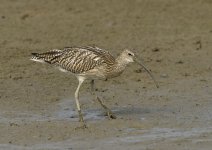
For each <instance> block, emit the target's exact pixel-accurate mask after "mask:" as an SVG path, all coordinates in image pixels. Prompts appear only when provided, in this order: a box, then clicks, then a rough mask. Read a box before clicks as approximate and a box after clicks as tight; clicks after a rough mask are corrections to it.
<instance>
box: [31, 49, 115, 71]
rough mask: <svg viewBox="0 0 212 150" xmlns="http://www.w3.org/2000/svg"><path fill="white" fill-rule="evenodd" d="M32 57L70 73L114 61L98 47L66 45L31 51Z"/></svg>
mask: <svg viewBox="0 0 212 150" xmlns="http://www.w3.org/2000/svg"><path fill="white" fill-rule="evenodd" d="M32 59H34V60H35V59H37V60H42V61H44V62H47V63H50V64H55V65H57V66H59V67H60V68H62V69H64V70H67V71H70V72H72V73H83V72H86V71H89V70H91V69H94V68H95V67H96V66H99V65H102V64H104V63H105V64H107V65H111V64H113V63H115V59H114V58H113V56H112V55H111V54H110V53H109V52H108V51H106V50H102V49H100V48H98V47H92V46H86V47H66V48H64V49H63V50H58V49H54V50H51V51H48V52H46V53H42V54H38V53H33V57H32Z"/></svg>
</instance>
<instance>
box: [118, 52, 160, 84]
mask: <svg viewBox="0 0 212 150" xmlns="http://www.w3.org/2000/svg"><path fill="white" fill-rule="evenodd" d="M121 57H122V59H123V60H124V62H126V64H128V63H130V62H136V63H137V64H139V65H140V66H141V67H142V68H144V70H146V72H147V73H148V74H149V75H150V77H151V78H152V79H153V81H154V82H155V85H156V87H157V88H158V87H159V86H158V83H157V82H156V80H155V78H154V77H153V75H152V74H151V72H150V71H149V69H147V67H146V66H145V65H144V64H143V62H142V61H141V60H140V59H138V58H137V57H136V56H135V54H134V53H133V52H132V51H130V50H128V49H125V50H123V52H122V53H121Z"/></svg>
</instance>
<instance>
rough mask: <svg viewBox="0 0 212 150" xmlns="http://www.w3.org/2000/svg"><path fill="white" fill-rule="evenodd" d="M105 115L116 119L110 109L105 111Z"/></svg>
mask: <svg viewBox="0 0 212 150" xmlns="http://www.w3.org/2000/svg"><path fill="white" fill-rule="evenodd" d="M106 115H107V116H108V118H109V119H116V116H115V115H114V114H113V113H112V111H111V110H108V111H107V112H106Z"/></svg>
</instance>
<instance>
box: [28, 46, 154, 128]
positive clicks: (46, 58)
mask: <svg viewBox="0 0 212 150" xmlns="http://www.w3.org/2000/svg"><path fill="white" fill-rule="evenodd" d="M32 55H33V56H32V58H31V60H33V61H38V62H42V63H49V64H52V65H54V66H56V67H58V68H59V69H60V70H61V71H63V72H70V73H72V74H73V75H75V76H76V77H77V79H78V81H79V84H78V86H77V89H76V91H75V101H76V106H77V110H78V113H79V121H80V122H82V123H83V127H86V124H85V122H84V119H83V115H82V112H81V108H80V103H79V89H80V86H81V85H82V83H83V82H84V81H85V79H90V80H91V91H92V94H93V95H95V97H96V99H97V101H98V102H99V103H100V104H101V106H102V107H103V108H104V109H105V111H106V112H107V115H108V117H109V118H112V119H115V118H116V116H115V115H114V114H113V113H112V111H111V110H110V109H109V108H108V107H107V106H106V105H104V104H103V102H102V101H101V100H100V98H99V97H98V96H97V95H96V94H95V92H94V80H95V79H103V80H106V79H110V78H114V77H117V76H119V75H120V74H121V73H122V72H123V71H124V70H125V68H126V66H127V65H128V64H129V63H131V62H136V63H138V64H139V65H141V66H142V67H143V68H144V69H145V70H146V71H147V72H148V74H149V75H150V77H151V78H152V79H153V80H154V82H155V84H156V86H157V87H158V84H157V82H156V81H155V79H154V77H153V76H152V74H151V73H150V71H149V70H148V69H147V68H146V67H145V66H144V65H143V64H142V63H141V61H139V60H138V59H137V57H136V56H135V54H134V53H133V52H131V51H130V50H128V49H125V50H123V51H122V53H121V54H120V55H119V56H118V57H117V58H114V57H113V56H112V55H111V54H110V53H109V52H108V51H106V50H103V49H100V48H98V47H95V46H86V47H68V48H64V49H63V50H59V49H53V50H50V51H48V52H45V53H32Z"/></svg>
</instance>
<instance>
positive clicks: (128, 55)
mask: <svg viewBox="0 0 212 150" xmlns="http://www.w3.org/2000/svg"><path fill="white" fill-rule="evenodd" d="M121 56H122V59H124V60H125V61H126V62H127V63H130V62H134V59H135V54H134V53H133V52H131V51H130V50H128V49H125V50H124V51H123V52H122V53H121Z"/></svg>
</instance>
